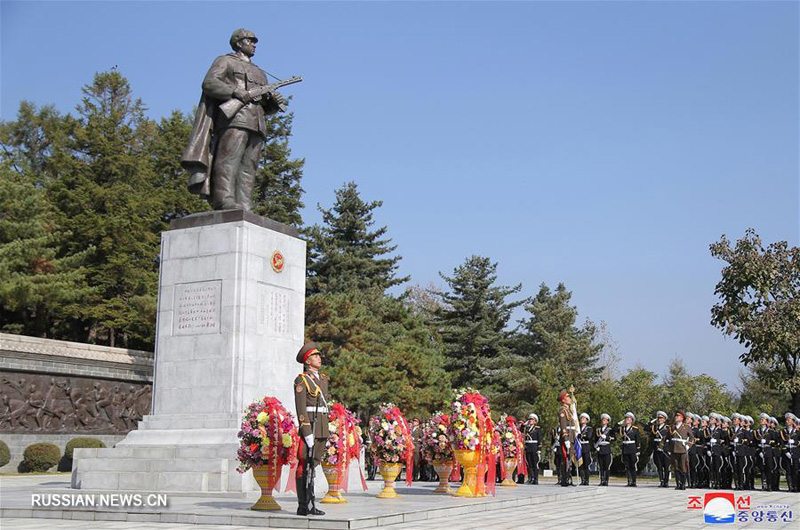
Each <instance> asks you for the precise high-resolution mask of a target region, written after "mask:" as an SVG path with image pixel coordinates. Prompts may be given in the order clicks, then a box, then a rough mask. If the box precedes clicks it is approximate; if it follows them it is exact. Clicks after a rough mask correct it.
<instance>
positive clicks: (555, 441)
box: [550, 425, 563, 486]
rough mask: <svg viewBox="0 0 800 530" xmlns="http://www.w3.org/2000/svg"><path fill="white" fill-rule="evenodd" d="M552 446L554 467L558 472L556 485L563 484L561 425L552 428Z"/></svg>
mask: <svg viewBox="0 0 800 530" xmlns="http://www.w3.org/2000/svg"><path fill="white" fill-rule="evenodd" d="M550 447H551V450H552V451H553V467H554V468H555V472H556V485H557V486H558V485H561V467H562V466H561V460H562V459H563V457H562V455H561V427H559V426H558V425H556V426H555V427H553V428H552V429H550Z"/></svg>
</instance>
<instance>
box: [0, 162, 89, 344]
mask: <svg viewBox="0 0 800 530" xmlns="http://www.w3.org/2000/svg"><path fill="white" fill-rule="evenodd" d="M0 212H3V213H2V215H0V331H4V332H10V333H18V334H23V335H32V336H37V337H53V336H58V335H59V333H60V331H61V332H63V331H64V330H65V329H69V328H70V326H71V325H72V324H73V323H74V322H75V321H80V319H81V317H82V310H81V307H82V304H81V302H82V301H83V299H84V298H85V297H86V296H87V295H88V294H89V293H90V289H89V287H88V285H87V283H86V270H85V269H84V267H83V262H84V261H85V259H86V258H87V256H88V255H90V254H91V253H92V251H93V248H91V247H90V248H87V249H84V250H83V251H81V252H78V253H75V254H73V255H68V256H60V255H59V252H60V247H61V245H60V241H61V240H62V239H64V238H65V237H68V235H69V234H66V233H64V232H63V231H61V230H59V228H58V227H57V226H56V224H55V222H54V215H53V212H52V211H51V209H50V205H49V203H48V202H47V199H46V197H45V192H44V189H43V188H41V187H37V186H36V185H35V184H33V183H32V182H30V181H26V177H25V176H23V175H22V174H20V173H17V172H15V171H13V170H11V168H10V167H9V166H8V164H7V163H5V162H3V163H0Z"/></svg>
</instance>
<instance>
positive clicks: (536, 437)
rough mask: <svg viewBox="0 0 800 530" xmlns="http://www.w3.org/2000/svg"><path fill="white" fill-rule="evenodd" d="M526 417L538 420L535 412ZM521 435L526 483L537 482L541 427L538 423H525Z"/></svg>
mask: <svg viewBox="0 0 800 530" xmlns="http://www.w3.org/2000/svg"><path fill="white" fill-rule="evenodd" d="M528 419H535V420H536V421H537V422H538V421H539V417H538V416H537V415H536V414H531V415H530V416H528ZM522 435H523V436H524V439H525V465H526V466H527V467H528V477H527V479H528V484H538V483H539V458H540V455H541V453H540V451H541V445H542V429H541V428H540V427H539V426H538V425H531V424H529V423H526V424H525V425H523V426H522Z"/></svg>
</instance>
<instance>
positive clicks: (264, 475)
mask: <svg viewBox="0 0 800 530" xmlns="http://www.w3.org/2000/svg"><path fill="white" fill-rule="evenodd" d="M238 436H239V441H240V445H239V450H238V451H237V459H238V460H239V467H238V468H237V471H239V473H244V472H246V471H247V470H248V469H251V468H252V469H253V477H254V478H255V479H256V482H257V483H258V485H259V487H260V488H261V497H260V498H259V499H258V501H256V503H255V504H254V505H253V506H251V507H250V509H251V510H280V506H279V505H278V503H277V502H275V499H274V498H273V497H272V491H273V490H274V489H275V487H276V485H278V484H279V483H280V478H281V470H282V469H283V466H284V465H287V464H288V465H292V466H296V465H297V451H298V448H299V446H300V438H299V436H298V434H297V426H296V425H295V423H294V417H293V416H292V414H291V413H290V412H289V411H287V410H286V409H285V408H284V407H283V405H282V404H281V402H280V401H278V400H277V399H276V398H274V397H270V396H267V397H264V398H262V399H258V400H256V401H254V402H253V403H251V404H250V406H248V407H247V409H246V410H245V412H244V415H243V417H242V425H241V428H240V430H239V434H238ZM291 482H292V481H290V483H291Z"/></svg>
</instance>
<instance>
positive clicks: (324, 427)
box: [294, 342, 328, 515]
mask: <svg viewBox="0 0 800 530" xmlns="http://www.w3.org/2000/svg"><path fill="white" fill-rule="evenodd" d="M297 362H298V363H301V364H302V365H303V373H301V374H300V375H298V376H297V377H296V378H295V380H294V404H295V410H296V412H297V421H298V422H299V424H300V429H299V430H300V438H301V441H300V466H298V469H297V471H298V475H299V476H298V477H296V480H297V503H298V507H297V515H325V512H323V511H322V510H319V509H317V507H316V506H315V499H314V478H313V477H314V468H316V466H317V465H319V464H320V463H321V461H322V454H323V452H324V451H325V443H326V442H327V440H328V376H327V375H325V374H323V373H322V372H320V370H319V369H320V367H321V366H322V354H321V353H320V350H319V348H318V347H317V345H316V343H314V342H306V343H305V344H303V346H302V347H301V348H300V351H299V352H297Z"/></svg>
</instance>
